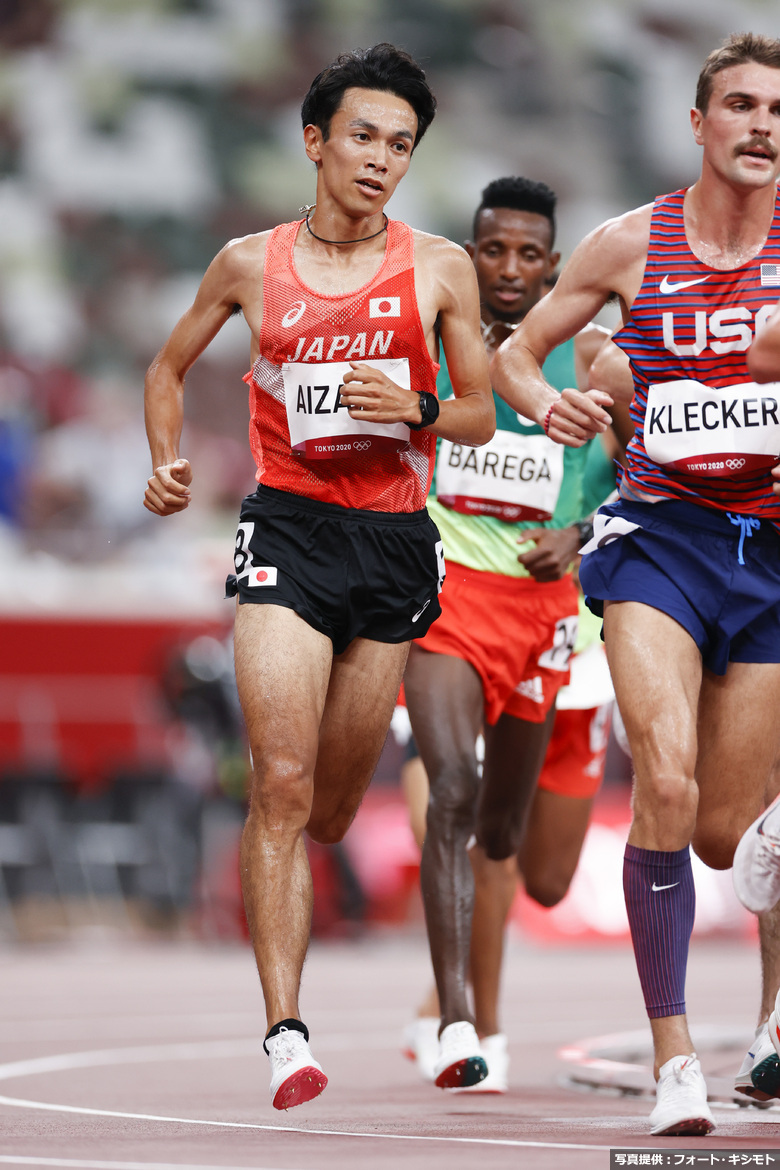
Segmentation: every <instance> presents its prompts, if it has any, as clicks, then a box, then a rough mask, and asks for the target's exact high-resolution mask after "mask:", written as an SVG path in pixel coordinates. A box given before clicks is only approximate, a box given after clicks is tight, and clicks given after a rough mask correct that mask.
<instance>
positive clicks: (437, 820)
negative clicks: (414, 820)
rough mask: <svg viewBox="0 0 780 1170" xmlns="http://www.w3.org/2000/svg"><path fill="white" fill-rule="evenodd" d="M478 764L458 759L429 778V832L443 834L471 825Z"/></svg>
mask: <svg viewBox="0 0 780 1170" xmlns="http://www.w3.org/2000/svg"><path fill="white" fill-rule="evenodd" d="M478 783H479V777H478V774H477V762H476V760H475V759H473V760H472V759H466V758H463V757H461V758H460V759H459V760H457V761H453V762H452V763H450V764H448V765H446V766H445V767H444V768H443V769H442V770H441V771H440V772H439V773H438V774H437V775H435V776H431V777H430V794H429V797H428V817H427V826H428V832H429V833H430V832H433V833H437V832H438V833H442V832H444V833H446V832H448V831H451V830H453V829H456V828H459V827H460V828H462V827H463V826H466V827H468V828H469V829H470V828H471V826H472V825H473V823H474V810H475V806H476V799H477V786H478Z"/></svg>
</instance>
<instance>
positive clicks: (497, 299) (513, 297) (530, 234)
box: [466, 207, 560, 323]
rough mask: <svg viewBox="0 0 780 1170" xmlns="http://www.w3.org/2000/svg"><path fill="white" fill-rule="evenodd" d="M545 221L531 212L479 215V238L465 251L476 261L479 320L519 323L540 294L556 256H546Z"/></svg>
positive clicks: (547, 226)
mask: <svg viewBox="0 0 780 1170" xmlns="http://www.w3.org/2000/svg"><path fill="white" fill-rule="evenodd" d="M551 234H552V228H551V224H550V221H549V219H547V217H546V216H544V215H537V214H536V213H535V212H531V211H515V210H514V209H512V208H509V207H488V208H486V209H485V210H484V211H481V212H480V214H479V219H478V221H477V238H476V240H475V241H474V243H473V244H467V245H466V250H467V252H468V253H469V255H470V256H471V258H472V260H473V261H474V267H475V269H476V271H477V282H478V284H479V295H480V299H481V301H482V316H483V319H484V320H485V321H486V322H488V323H489V322H490V321H495V320H498V321H508V322H515V321H519V320H520V319H521V318H522V317H524V316H525V314H526V313H527V312H528V310H529V309H531V308H533V306H534V305H535V304H536V302H537V301H538V300H540V299H541V297H542V296H543V295H544V293H545V291H546V289H545V287H544V283H545V280H546V279H547V278H548V277H549V276H551V275H552V272H553V270H554V269H555V266H556V264H557V263H558V260H559V257H560V254H559V253H558V252H551V251H550V243H551V240H550V237H551Z"/></svg>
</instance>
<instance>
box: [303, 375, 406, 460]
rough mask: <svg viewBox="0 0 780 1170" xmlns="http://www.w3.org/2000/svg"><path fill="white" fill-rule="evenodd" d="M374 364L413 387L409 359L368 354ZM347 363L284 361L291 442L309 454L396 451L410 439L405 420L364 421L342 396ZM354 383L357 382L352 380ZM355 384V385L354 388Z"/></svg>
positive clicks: (392, 378) (326, 456)
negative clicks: (354, 414)
mask: <svg viewBox="0 0 780 1170" xmlns="http://www.w3.org/2000/svg"><path fill="white" fill-rule="evenodd" d="M367 364H368V365H370V366H371V367H372V368H373V369H376V370H379V371H380V373H383V374H385V375H386V376H387V377H388V378H389V379H390V381H391V382H395V384H396V385H397V386H402V387H403V389H405V390H410V389H411V378H410V370H409V359H408V358H405V357H403V358H371V359H370V360H369V361H368V362H367ZM351 369H352V366H351V365H350V363H349V362H287V363H286V364H285V365H283V366H282V378H283V380H284V398H285V407H286V410H287V423H288V426H289V428H290V446H291V447H292V449H293V451H295V452H297V454H299V455H303V456H305V457H306V458H307V459H339V458H343V457H344V456H349V455H355V454H358V453H360V452H367V451H387V450H398V449H399V448H401V447H405V446H406V445H407V443H408V442H409V428H408V426H407V425H406V423H380V422H370V421H366V422H362V421H360V420H359V419H356V418H351V417H350V414H349V411H348V409H347V407H346V405H345V404H344V403H343V402H342V401H341V391H342V389H343V388H344V376H345V374H348V373H349V372H350V371H351ZM351 385H352V387H353V388H354V387H355V386H356V385H357V384H355V383H352V384H351ZM358 388H359V387H358Z"/></svg>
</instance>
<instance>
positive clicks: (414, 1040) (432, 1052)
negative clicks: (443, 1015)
mask: <svg viewBox="0 0 780 1170" xmlns="http://www.w3.org/2000/svg"><path fill="white" fill-rule="evenodd" d="M440 1025H441V1020H440V1019H439V1017H438V1016H417V1018H416V1019H414V1020H412V1021H411V1023H409V1024H407V1025H406V1027H405V1028H404V1031H403V1037H402V1040H401V1051H402V1052H403V1054H404V1056H405V1057H406V1059H407V1060H413V1061H414V1062H415V1063H416V1065H417V1069H418V1071H419V1073H420V1076H421V1077H422V1079H423V1080H424V1081H432V1080H433V1079H434V1075H435V1074H434V1071H433V1070H434V1067H435V1065H436V1061H437V1060H438V1059H439V1027H440Z"/></svg>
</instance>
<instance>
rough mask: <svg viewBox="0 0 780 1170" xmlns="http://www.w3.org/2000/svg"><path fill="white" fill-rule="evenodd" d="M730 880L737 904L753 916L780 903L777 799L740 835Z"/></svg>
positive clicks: (779, 849) (778, 804)
mask: <svg viewBox="0 0 780 1170" xmlns="http://www.w3.org/2000/svg"><path fill="white" fill-rule="evenodd" d="M731 876H732V881H733V882H734V891H735V893H736V895H737V897H738V898H739V900H740V902H741V903H742V905H743V906H745V907H746V908H747V909H748V910H752V911H753V913H754V914H761V913H762V912H763V911H764V910H771V909H772V907H773V906H776V905H777V903H778V902H780V796H778V797H777V798H776V799H775V800H773V801H772V803H771V804H770V806H769V808H768V809H765V810H764V812H762V814H761V816H760V817H758V818H757V819H756V820H755V821H753V824H752V825H751V826H750V828H749V829H747V830H746V832H744V833H743V834H742V838H741V839H740V842H739V845H737V849H736V852H735V854H734V868H733V870H732V871H731Z"/></svg>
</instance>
